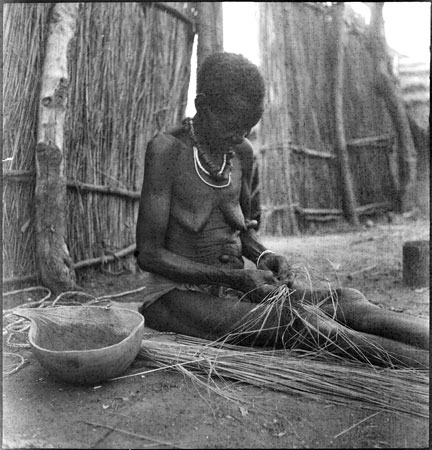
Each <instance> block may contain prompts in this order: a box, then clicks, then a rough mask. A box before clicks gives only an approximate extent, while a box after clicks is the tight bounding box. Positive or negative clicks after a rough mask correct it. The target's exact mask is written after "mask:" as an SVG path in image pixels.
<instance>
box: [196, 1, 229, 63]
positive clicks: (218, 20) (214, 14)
mask: <svg viewBox="0 0 432 450" xmlns="http://www.w3.org/2000/svg"><path fill="white" fill-rule="evenodd" d="M196 5H197V11H198V16H197V33H198V47H197V65H198V67H199V66H200V65H201V63H202V62H203V61H204V60H205V59H206V58H207V56H209V55H211V54H212V53H218V52H222V51H223V16H222V2H197V4H196Z"/></svg>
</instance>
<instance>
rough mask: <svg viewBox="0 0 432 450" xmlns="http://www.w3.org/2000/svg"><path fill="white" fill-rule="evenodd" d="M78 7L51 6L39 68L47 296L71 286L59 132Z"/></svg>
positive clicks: (40, 232) (42, 265)
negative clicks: (44, 50)
mask: <svg viewBox="0 0 432 450" xmlns="http://www.w3.org/2000/svg"><path fill="white" fill-rule="evenodd" d="M78 8H79V3H57V4H55V5H54V7H53V9H52V15H51V21H50V24H49V33H48V39H47V43H46V52H45V61H44V65H43V70H42V83H41V93H40V105H39V123H38V131H37V145H36V188H35V202H36V208H35V209H36V213H35V214H36V217H35V222H36V259H37V266H38V270H39V273H40V278H41V280H42V283H43V284H44V285H45V286H47V287H48V288H49V289H50V290H51V291H52V292H53V293H58V292H62V291H66V290H73V289H76V288H77V286H76V281H75V273H74V270H73V263H72V260H71V258H70V255H69V251H68V248H67V246H66V240H65V238H66V208H67V204H66V177H65V160H64V153H63V131H64V130H63V128H64V118H65V113H66V105H67V96H68V85H69V75H68V70H67V51H68V46H69V43H70V41H71V39H72V38H73V36H74V33H75V29H76V22H77V16H78Z"/></svg>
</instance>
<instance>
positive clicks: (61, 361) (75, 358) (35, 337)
mask: <svg viewBox="0 0 432 450" xmlns="http://www.w3.org/2000/svg"><path fill="white" fill-rule="evenodd" d="M14 314H17V315H19V316H22V317H25V318H27V319H29V320H30V321H31V326H30V331H29V341H30V345H31V349H32V352H33V354H34V356H35V357H36V359H37V360H38V361H39V362H40V364H41V365H42V366H44V367H45V368H46V369H47V370H48V371H49V372H50V373H51V374H53V375H54V376H56V377H58V378H60V379H61V380H63V381H66V382H68V383H73V384H95V383H99V382H101V381H104V380H108V379H110V378H113V377H116V376H118V375H120V374H121V373H122V372H124V371H125V370H126V369H127V368H128V367H129V366H130V364H132V362H133V360H134V359H135V357H136V356H137V354H138V351H139V349H140V346H141V341H142V337H143V333H144V317H143V316H142V315H141V314H140V313H138V312H136V311H132V310H129V309H123V308H104V307H99V306H61V307H57V308H18V309H16V310H15V311H14Z"/></svg>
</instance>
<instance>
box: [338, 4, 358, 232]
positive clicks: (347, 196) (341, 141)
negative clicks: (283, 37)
mask: <svg viewBox="0 0 432 450" xmlns="http://www.w3.org/2000/svg"><path fill="white" fill-rule="evenodd" d="M334 8H335V12H334V27H335V44H336V48H335V67H334V83H333V98H334V108H335V131H336V150H337V153H338V162H339V167H340V175H341V182H342V190H343V211H344V215H345V218H346V219H347V220H348V221H349V222H350V223H351V224H352V225H355V226H358V225H359V220H358V216H357V213H356V210H355V196H354V190H353V185H352V177H351V170H350V166H349V159H348V150H347V143H346V137H345V125H344V119H343V90H344V89H343V88H344V59H345V58H344V53H345V51H344V41H345V23H344V17H343V15H344V9H345V4H344V3H343V2H338V3H336V4H335V6H334Z"/></svg>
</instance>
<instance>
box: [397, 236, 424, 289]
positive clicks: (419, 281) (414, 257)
mask: <svg viewBox="0 0 432 450" xmlns="http://www.w3.org/2000/svg"><path fill="white" fill-rule="evenodd" d="M429 252H430V246H429V241H427V240H423V241H410V242H405V243H404V245H403V249H402V277H403V282H404V284H405V285H406V286H411V287H416V288H420V287H424V286H428V285H429Z"/></svg>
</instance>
